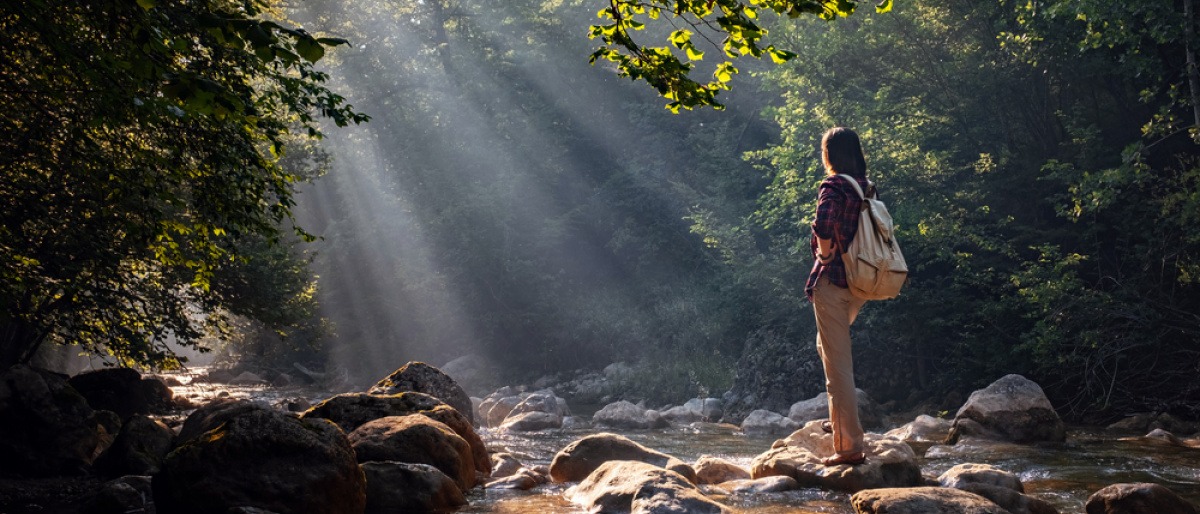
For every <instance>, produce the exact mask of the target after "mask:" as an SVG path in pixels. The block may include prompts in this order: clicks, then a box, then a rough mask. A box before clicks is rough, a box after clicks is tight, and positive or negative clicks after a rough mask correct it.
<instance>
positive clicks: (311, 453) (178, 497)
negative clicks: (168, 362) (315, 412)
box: [154, 404, 366, 514]
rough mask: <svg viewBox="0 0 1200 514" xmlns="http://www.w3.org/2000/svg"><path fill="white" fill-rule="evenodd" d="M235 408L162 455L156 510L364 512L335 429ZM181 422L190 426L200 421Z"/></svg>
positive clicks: (354, 465)
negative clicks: (257, 509)
mask: <svg viewBox="0 0 1200 514" xmlns="http://www.w3.org/2000/svg"><path fill="white" fill-rule="evenodd" d="M251 405H253V404H251ZM234 407H236V406H233V405H226V406H225V408H224V409H223V410H221V411H220V412H221V413H223V416H222V419H223V421H222V422H220V423H219V424H217V425H216V426H215V427H213V428H211V429H210V430H208V431H205V432H202V433H201V434H199V435H196V436H194V437H192V438H191V439H186V440H184V442H182V443H180V445H179V446H177V447H176V448H175V449H174V450H172V451H171V453H168V454H167V458H166V459H165V460H164V461H163V466H162V471H160V472H159V473H158V474H157V475H155V476H154V500H155V504H156V505H157V506H158V509H159V510H160V511H161V512H170V513H173V514H176V513H177V514H193V513H194V514H208V513H213V512H225V511H227V510H230V509H232V508H236V507H255V508H259V509H265V510H269V511H273V512H276V513H278V514H300V513H308V512H322V513H328V514H360V513H362V512H363V509H364V508H365V506H366V480H365V479H364V476H363V472H362V470H361V469H360V468H359V466H358V462H357V461H356V460H355V458H354V450H353V449H352V448H351V447H350V441H349V440H348V439H347V437H346V435H345V434H344V433H342V431H341V430H339V429H338V427H337V425H334V424H333V423H331V422H329V421H328V420H324V419H304V420H302V419H297V418H295V417H292V416H289V415H287V414H284V413H282V412H278V411H274V410H270V409H266V408H262V407H259V408H243V409H237V408H234ZM210 414H211V413H210ZM216 417H217V416H211V415H210V416H206V417H205V419H207V420H210V421H211V420H213V419H214V418H216ZM188 422H189V423H193V426H196V425H197V424H198V423H199V420H197V421H195V422H193V420H192V419H191V417H189V419H188ZM185 425H186V424H185ZM185 428H187V427H186V426H185Z"/></svg>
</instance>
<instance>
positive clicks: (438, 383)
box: [367, 362, 475, 424]
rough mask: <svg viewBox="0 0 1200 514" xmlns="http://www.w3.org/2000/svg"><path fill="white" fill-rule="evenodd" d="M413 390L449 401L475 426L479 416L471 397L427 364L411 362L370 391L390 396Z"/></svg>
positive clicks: (369, 391) (447, 377)
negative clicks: (474, 409)
mask: <svg viewBox="0 0 1200 514" xmlns="http://www.w3.org/2000/svg"><path fill="white" fill-rule="evenodd" d="M406 391H413V392H417V393H425V394H427V395H429V396H432V397H434V398H437V399H439V400H441V401H443V402H446V403H447V404H449V405H450V406H451V407H454V408H455V409H456V410H458V412H460V413H462V415H464V416H466V417H467V421H470V422H471V423H472V424H474V423H475V414H474V412H473V411H472V409H471V397H470V396H467V392H466V391H463V388H462V387H459V385H458V383H456V382H455V381H454V379H453V378H450V377H449V376H448V375H446V374H445V373H442V371H441V370H439V369H437V368H435V367H433V366H430V365H428V364H425V363H424V362H410V363H408V364H405V365H404V366H402V367H401V368H400V369H398V370H396V371H395V372H393V373H392V374H391V375H388V376H387V378H384V379H383V380H380V381H379V382H378V383H376V384H375V385H374V386H372V387H371V389H370V390H368V391H367V392H368V393H371V394H382V395H390V394H396V393H403V392H406Z"/></svg>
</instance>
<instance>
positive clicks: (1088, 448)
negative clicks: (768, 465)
mask: <svg viewBox="0 0 1200 514" xmlns="http://www.w3.org/2000/svg"><path fill="white" fill-rule="evenodd" d="M173 389H175V391H176V393H177V394H183V395H185V396H191V397H194V398H195V399H196V400H204V399H207V398H213V397H216V396H218V395H227V396H232V397H242V398H254V399H258V400H262V401H266V402H269V403H272V404H279V403H281V402H284V401H287V400H289V399H296V398H304V399H307V400H309V401H311V402H312V403H316V402H318V401H320V400H322V399H324V398H326V397H328V396H331V395H332V394H333V393H331V392H323V391H311V390H303V389H277V388H263V387H256V386H232V385H223V384H221V385H213V384H198V385H195V386H182V387H175V388H173ZM573 408H575V407H574V406H573ZM590 410H591V409H588V408H586V407H585V408H575V414H576V417H575V423H574V425H573V426H570V427H569V428H564V429H559V430H546V431H540V432H532V433H522V434H503V433H497V432H495V431H493V430H491V429H488V428H481V429H479V434H480V436H481V437H482V438H483V440H484V442H485V443H486V444H487V446H488V448H489V450H490V451H496V452H508V453H511V454H513V455H514V456H516V457H517V458H518V459H519V460H520V461H521V462H523V463H525V464H526V465H527V466H534V465H546V466H548V465H549V464H550V461H551V460H552V459H553V458H554V454H555V453H557V452H558V451H559V450H560V449H562V448H563V447H565V446H566V445H568V444H570V443H571V442H572V441H575V440H577V439H579V438H582V437H584V436H587V435H589V434H594V433H597V432H604V431H613V430H607V429H605V428H603V427H595V426H592V424H591V423H590V421H588V420H589V419H590V415H587V414H590ZM616 432H618V433H620V434H621V435H624V436H626V437H629V438H630V439H633V440H634V441H637V442H638V443H641V444H642V445H645V446H647V447H649V448H653V449H655V450H658V451H660V452H663V453H667V454H669V455H672V456H675V457H677V458H679V459H680V460H682V461H684V462H689V463H691V462H695V461H696V460H697V459H698V458H699V457H700V456H702V455H712V456H716V457H721V458H724V459H726V460H729V461H732V462H734V463H737V464H740V465H743V466H746V467H747V468H748V467H749V465H750V462H751V460H753V459H754V457H755V456H757V455H758V454H760V453H763V452H765V451H767V450H768V449H769V448H770V447H771V443H772V442H773V441H774V440H775V439H777V438H781V437H783V435H746V434H742V433H740V432H739V431H736V430H734V429H733V428H732V427H729V426H722V425H715V424H696V425H690V426H676V427H672V428H665V429H656V430H621V431H616ZM914 449H915V450H916V452H917V455H918V456H921V457H920V458H919V459H918V464H920V466H921V469H922V472H923V474H924V475H925V476H927V477H931V478H936V477H937V476H938V475H940V474H941V473H942V472H944V471H946V470H947V469H950V468H951V467H953V466H955V465H957V464H962V463H965V462H973V463H984V464H991V465H993V466H996V467H998V468H1000V469H1003V470H1005V471H1009V472H1011V473H1014V474H1015V475H1017V476H1018V477H1019V478H1020V479H1021V481H1022V482H1023V483H1024V485H1025V491H1026V493H1027V494H1030V495H1031V496H1034V497H1037V498H1040V499H1042V500H1045V501H1047V502H1049V503H1050V504H1052V505H1054V506H1055V507H1056V508H1058V509H1059V511H1060V512H1063V513H1064V514H1065V513H1078V512H1083V510H1084V503H1085V502H1086V500H1087V498H1088V496H1090V495H1091V494H1092V493H1094V492H1095V491H1097V490H1099V489H1101V488H1103V487H1105V486H1107V485H1111V484H1115V483H1127V482H1153V483H1158V484H1161V485H1163V486H1166V487H1167V488H1169V489H1171V490H1172V491H1174V492H1176V493H1177V494H1179V495H1180V496H1182V497H1183V498H1185V499H1187V500H1188V501H1190V502H1192V503H1193V504H1195V505H1200V449H1195V448H1185V447H1179V446H1173V445H1169V444H1167V443H1164V442H1161V441H1158V440H1154V439H1148V438H1142V437H1121V436H1118V435H1115V434H1112V433H1109V432H1106V431H1105V430H1103V429H1099V428H1093V427H1071V428H1070V429H1069V430H1068V435H1067V440H1066V442H1065V443H1060V444H1039V445H1016V444H1001V443H963V444H959V445H956V446H942V445H932V444H917V445H914ZM566 487H567V486H566V485H563V484H549V485H544V486H540V487H538V488H535V489H533V490H531V491H511V490H484V489H483V488H479V487H477V488H475V489H474V490H473V491H471V492H470V493H469V494H468V497H467V498H468V500H469V501H470V505H468V506H467V507H465V508H463V509H461V510H460V511H458V512H460V513H462V514H485V513H494V514H532V513H536V514H582V513H585V512H586V511H585V510H583V509H581V508H579V507H578V506H576V505H573V504H571V503H570V502H568V501H567V500H566V498H565V495H564V491H565V490H566ZM703 489H704V490H705V492H706V493H708V494H709V495H710V497H712V498H713V499H715V500H717V501H720V502H722V503H724V504H726V505H728V506H729V507H731V508H732V509H733V510H734V511H735V512H738V513H742V514H783V513H788V514H804V513H832V514H853V512H854V510H853V508H851V506H850V501H849V498H850V495H849V494H846V493H838V492H830V491H822V490H818V489H804V490H799V491H790V492H786V493H772V494H755V495H745V496H743V495H727V494H725V493H723V492H722V491H720V490H719V489H716V488H714V487H711V486H704V487H703Z"/></svg>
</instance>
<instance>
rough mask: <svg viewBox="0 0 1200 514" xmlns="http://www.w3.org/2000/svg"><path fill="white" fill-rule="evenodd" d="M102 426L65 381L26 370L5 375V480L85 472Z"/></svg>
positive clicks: (0, 380)
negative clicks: (8, 477) (14, 477)
mask: <svg viewBox="0 0 1200 514" xmlns="http://www.w3.org/2000/svg"><path fill="white" fill-rule="evenodd" d="M99 426H100V424H99V423H98V420H97V419H96V417H95V416H94V412H93V410H92V408H91V407H89V406H88V403H87V400H85V399H84V398H83V396H82V395H80V394H79V393H78V392H77V391H75V388H73V387H71V386H70V384H68V383H67V379H66V377H65V376H61V375H58V374H55V373H51V372H49V371H43V370H39V369H35V368H31V367H29V366H25V365H17V366H13V367H11V368H9V369H7V370H4V371H2V372H0V476H17V477H32V476H48V475H60V474H78V473H82V472H84V471H85V470H86V469H87V468H88V466H90V465H91V463H92V460H93V459H95V457H96V450H97V448H98V447H99V445H100V443H101V434H100V429H99Z"/></svg>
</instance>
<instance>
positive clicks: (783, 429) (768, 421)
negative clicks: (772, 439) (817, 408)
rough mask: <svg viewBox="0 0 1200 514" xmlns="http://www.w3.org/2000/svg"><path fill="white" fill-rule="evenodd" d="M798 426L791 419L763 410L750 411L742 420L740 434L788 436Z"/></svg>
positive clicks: (798, 424) (798, 426) (798, 425)
mask: <svg viewBox="0 0 1200 514" xmlns="http://www.w3.org/2000/svg"><path fill="white" fill-rule="evenodd" d="M800 426H801V423H797V422H795V421H793V420H792V419H791V418H788V417H785V416H783V415H782V414H779V413H778V412H772V411H769V410H764V409H759V410H756V411H752V412H751V413H750V415H748V416H746V419H744V420H742V432H745V433H747V434H789V433H791V432H793V431H794V430H796V429H798V428H800Z"/></svg>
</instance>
